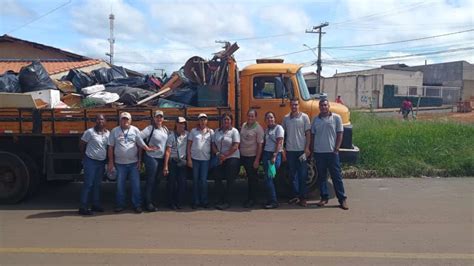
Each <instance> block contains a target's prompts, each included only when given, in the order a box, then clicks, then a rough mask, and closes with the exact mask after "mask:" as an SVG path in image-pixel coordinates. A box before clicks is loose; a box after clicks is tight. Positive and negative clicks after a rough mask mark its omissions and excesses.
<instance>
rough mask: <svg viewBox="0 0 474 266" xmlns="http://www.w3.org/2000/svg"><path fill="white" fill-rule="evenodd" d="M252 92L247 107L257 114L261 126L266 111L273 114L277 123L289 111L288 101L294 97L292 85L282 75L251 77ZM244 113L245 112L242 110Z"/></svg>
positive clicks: (288, 79)
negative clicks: (254, 110)
mask: <svg viewBox="0 0 474 266" xmlns="http://www.w3.org/2000/svg"><path fill="white" fill-rule="evenodd" d="M251 84H252V88H251V89H252V92H251V96H250V97H249V101H250V102H249V107H250V108H252V109H256V110H257V112H258V113H259V115H258V117H257V119H258V122H259V123H260V124H261V125H262V126H263V125H265V124H264V115H265V113H266V112H268V111H272V112H274V113H275V116H276V121H277V123H279V124H280V123H281V121H282V120H283V116H284V115H286V114H287V113H288V112H289V111H290V105H289V99H291V98H292V97H293V95H294V91H293V88H294V86H293V83H292V81H291V79H290V78H289V77H285V76H283V75H268V74H267V75H258V76H253V77H252V83H251ZM244 111H245V110H244Z"/></svg>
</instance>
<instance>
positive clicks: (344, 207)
mask: <svg viewBox="0 0 474 266" xmlns="http://www.w3.org/2000/svg"><path fill="white" fill-rule="evenodd" d="M339 207H340V208H341V209H343V210H349V206H348V205H347V202H346V201H345V200H344V201H342V202H341V204H340V205H339Z"/></svg>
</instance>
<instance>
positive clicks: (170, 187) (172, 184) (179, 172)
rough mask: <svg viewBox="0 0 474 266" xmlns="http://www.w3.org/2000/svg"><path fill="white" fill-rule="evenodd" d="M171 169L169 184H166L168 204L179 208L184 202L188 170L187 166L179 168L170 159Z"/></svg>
mask: <svg viewBox="0 0 474 266" xmlns="http://www.w3.org/2000/svg"><path fill="white" fill-rule="evenodd" d="M169 168H170V169H169V174H168V182H167V184H166V188H167V192H168V193H167V195H168V204H169V205H176V206H179V205H182V204H183V202H184V195H185V190H186V174H187V171H188V169H187V167H186V165H184V166H178V164H177V162H176V161H175V160H174V159H170V162H169Z"/></svg>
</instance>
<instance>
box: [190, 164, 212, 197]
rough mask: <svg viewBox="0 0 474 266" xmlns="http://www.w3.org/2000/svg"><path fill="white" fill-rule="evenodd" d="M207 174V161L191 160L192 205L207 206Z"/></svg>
mask: <svg viewBox="0 0 474 266" xmlns="http://www.w3.org/2000/svg"><path fill="white" fill-rule="evenodd" d="M208 172H209V160H207V161H202V160H194V159H193V204H194V205H199V204H202V205H204V204H208V203H209V202H208V200H207V176H208Z"/></svg>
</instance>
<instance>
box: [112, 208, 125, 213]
mask: <svg viewBox="0 0 474 266" xmlns="http://www.w3.org/2000/svg"><path fill="white" fill-rule="evenodd" d="M123 210H124V209H123V208H122V207H115V209H114V212H123Z"/></svg>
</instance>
